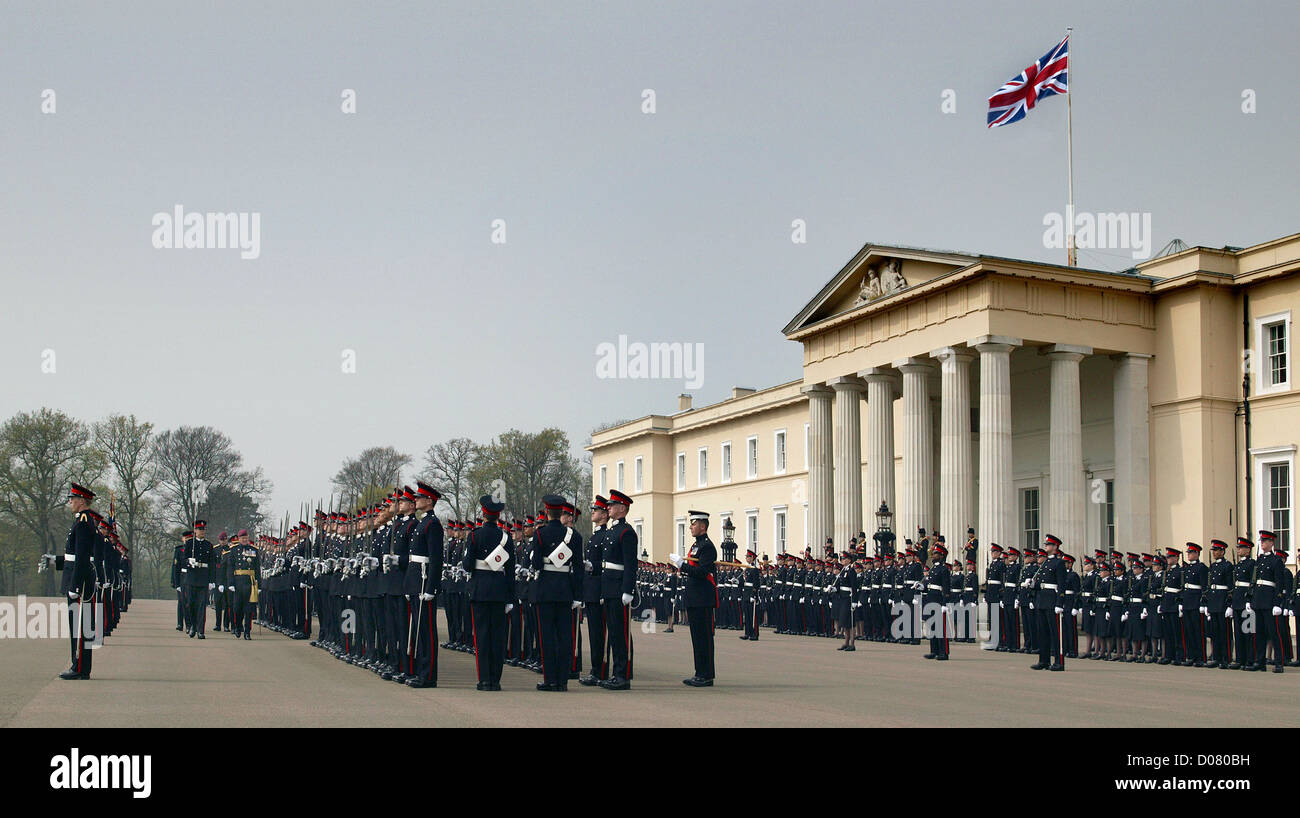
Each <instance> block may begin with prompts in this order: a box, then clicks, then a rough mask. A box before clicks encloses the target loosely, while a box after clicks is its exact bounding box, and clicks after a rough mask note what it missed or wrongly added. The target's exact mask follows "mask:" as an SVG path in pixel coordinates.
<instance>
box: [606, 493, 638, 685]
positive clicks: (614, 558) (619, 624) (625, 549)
mask: <svg viewBox="0 0 1300 818" xmlns="http://www.w3.org/2000/svg"><path fill="white" fill-rule="evenodd" d="M608 505H609V517H610V519H611V520H613V521H614V522H613V525H611V526H610V527H609V529H608V530H607V531H606V534H605V538H604V540H603V544H602V549H603V550H604V556H603V557H602V563H601V566H602V567H601V574H600V595H601V598H602V599H604V601H605V626H606V627H605V633H606V638H605V644H606V650H608V651H609V653H610V654H611V655H612V656H613V660H612V662H610V667H609V673H610V677H609V678H608V679H606V680H605V681H604V682H602V683H601V685H600V686H601V687H603V688H605V689H606V690H627V689H628V688H630V687H631V686H632V685H631V681H632V660H633V649H632V628H631V618H632V611H631V608H630V607H629V606H630V605H631V604H632V599H633V595H632V592H633V591H634V590H635V588H636V564H637V536H636V531H635V530H634V529H633V528H632V526H630V525H628V523H627V519H626V517H627V510H628V508H629V507H630V506H631V505H632V498H631V497H628V496H627V495H626V494H624V493H623V492H621V491H619V490H618V489H610V492H609V504H608Z"/></svg>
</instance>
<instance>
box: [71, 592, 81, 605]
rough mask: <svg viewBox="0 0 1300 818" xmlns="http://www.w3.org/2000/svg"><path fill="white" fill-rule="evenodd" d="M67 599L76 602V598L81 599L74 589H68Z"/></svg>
mask: <svg viewBox="0 0 1300 818" xmlns="http://www.w3.org/2000/svg"><path fill="white" fill-rule="evenodd" d="M68 599H71V600H72V601H73V602H76V601H77V600H78V599H81V595H80V594H78V593H77V592H76V591H68Z"/></svg>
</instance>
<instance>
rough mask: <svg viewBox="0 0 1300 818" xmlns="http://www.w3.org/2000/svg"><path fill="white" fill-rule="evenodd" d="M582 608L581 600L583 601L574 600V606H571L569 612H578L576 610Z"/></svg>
mask: <svg viewBox="0 0 1300 818" xmlns="http://www.w3.org/2000/svg"><path fill="white" fill-rule="evenodd" d="M581 607H582V600H581V599H575V600H573V604H572V605H570V606H569V610H572V611H576V610H578V609H579V608H581Z"/></svg>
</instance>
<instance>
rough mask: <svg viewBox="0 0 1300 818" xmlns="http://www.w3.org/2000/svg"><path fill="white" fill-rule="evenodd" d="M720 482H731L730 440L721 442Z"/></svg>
mask: <svg viewBox="0 0 1300 818" xmlns="http://www.w3.org/2000/svg"><path fill="white" fill-rule="evenodd" d="M722 482H724V483H730V482H731V441H730V440H728V441H727V442H726V443H723V444H722Z"/></svg>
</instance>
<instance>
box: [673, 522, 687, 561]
mask: <svg viewBox="0 0 1300 818" xmlns="http://www.w3.org/2000/svg"><path fill="white" fill-rule="evenodd" d="M673 531H675V532H676V534H675V535H674V536H675V537H676V545H675V546H674V548H675V549H676V552H677V553H678V554H680V555H681V556H686V518H685V517H677V518H675V519H674V520H673Z"/></svg>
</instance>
